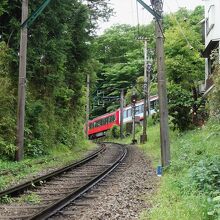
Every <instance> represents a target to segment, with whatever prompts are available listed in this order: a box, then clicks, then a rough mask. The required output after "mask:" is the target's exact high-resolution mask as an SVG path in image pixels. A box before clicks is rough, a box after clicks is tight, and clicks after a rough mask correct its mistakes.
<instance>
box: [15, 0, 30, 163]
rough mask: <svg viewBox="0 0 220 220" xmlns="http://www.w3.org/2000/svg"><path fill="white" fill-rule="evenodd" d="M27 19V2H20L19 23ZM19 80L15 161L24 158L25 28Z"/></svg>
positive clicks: (22, 38) (21, 47)
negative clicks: (20, 13)
mask: <svg viewBox="0 0 220 220" xmlns="http://www.w3.org/2000/svg"><path fill="white" fill-rule="evenodd" d="M27 18H28V0H22V18H21V23H22V24H23V23H24V21H25V20H26V19H27ZM19 57H20V58H19V59H20V61H19V80H18V112H17V114H18V115H17V135H16V146H17V149H16V154H15V159H16V161H20V160H22V159H23V157H24V117H25V83H26V63H27V26H25V27H23V28H21V37H20V53H19Z"/></svg>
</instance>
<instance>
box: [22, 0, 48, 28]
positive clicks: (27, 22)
mask: <svg viewBox="0 0 220 220" xmlns="http://www.w3.org/2000/svg"><path fill="white" fill-rule="evenodd" d="M50 2H51V0H44V1H43V2H42V3H41V5H40V6H39V7H38V8H37V9H36V10H35V11H34V12H33V13H32V14H31V16H30V17H28V18H27V19H26V20H25V21H24V22H23V23H22V24H21V28H24V27H26V26H27V27H30V26H31V25H32V23H33V22H34V21H35V20H36V18H37V17H38V16H39V15H40V14H41V13H42V11H43V10H44V9H45V8H46V7H47V5H48V4H49V3H50Z"/></svg>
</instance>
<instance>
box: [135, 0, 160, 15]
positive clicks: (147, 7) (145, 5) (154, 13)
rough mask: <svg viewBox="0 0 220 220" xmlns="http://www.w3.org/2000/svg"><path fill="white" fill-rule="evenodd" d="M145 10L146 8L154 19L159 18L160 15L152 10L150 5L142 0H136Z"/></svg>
mask: <svg viewBox="0 0 220 220" xmlns="http://www.w3.org/2000/svg"><path fill="white" fill-rule="evenodd" d="M137 1H138V2H139V3H140V4H141V5H142V6H143V7H144V8H145V9H146V10H148V11H149V12H150V13H151V14H152V15H153V16H154V17H155V18H156V19H161V15H160V14H158V13H157V12H156V11H154V10H153V9H152V8H151V7H150V6H148V5H147V4H146V3H145V2H143V1H142V0H137Z"/></svg>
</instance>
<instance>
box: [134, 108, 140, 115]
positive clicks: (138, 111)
mask: <svg viewBox="0 0 220 220" xmlns="http://www.w3.org/2000/svg"><path fill="white" fill-rule="evenodd" d="M138 114H140V106H136V107H135V115H138Z"/></svg>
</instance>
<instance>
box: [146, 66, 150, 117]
mask: <svg viewBox="0 0 220 220" xmlns="http://www.w3.org/2000/svg"><path fill="white" fill-rule="evenodd" d="M150 73H151V63H149V62H148V64H147V111H148V117H149V116H150V115H151V113H150V83H151V79H150Z"/></svg>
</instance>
